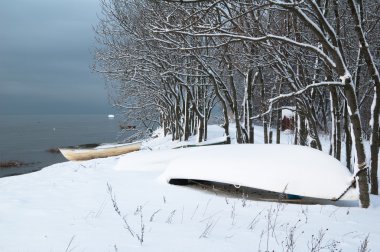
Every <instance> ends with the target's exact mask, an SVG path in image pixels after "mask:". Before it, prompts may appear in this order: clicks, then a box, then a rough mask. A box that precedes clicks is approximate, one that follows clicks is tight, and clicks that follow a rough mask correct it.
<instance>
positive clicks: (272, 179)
mask: <svg viewBox="0 0 380 252" xmlns="http://www.w3.org/2000/svg"><path fill="white" fill-rule="evenodd" d="M163 177H164V179H166V181H167V182H169V183H172V184H186V183H188V182H194V181H195V182H197V181H200V182H215V183H223V184H229V185H233V186H235V187H236V188H239V187H245V188H255V189H259V190H265V191H269V192H276V193H279V194H286V195H291V196H296V197H307V198H316V199H328V200H334V199H337V198H338V197H339V196H341V194H342V193H343V192H344V191H345V190H346V189H347V188H348V187H349V186H350V184H351V182H352V180H353V176H352V174H351V173H350V172H349V171H348V169H347V168H346V167H345V166H343V165H342V164H341V163H340V162H339V161H338V160H336V159H334V158H333V157H331V156H329V155H327V154H326V153H324V152H322V151H319V150H315V149H312V148H309V147H303V146H295V145H278V144H277V145H274V144H273V145H272V144H238V145H220V146H209V147H199V148H194V149H189V150H188V151H186V152H184V153H183V154H181V155H180V156H178V157H177V158H176V159H175V160H173V161H172V162H171V163H170V164H169V166H168V168H167V169H166V171H165V172H164V174H163ZM357 199H358V194H357V191H356V190H355V189H354V188H351V189H350V190H348V192H347V193H346V194H344V196H343V197H342V200H357Z"/></svg>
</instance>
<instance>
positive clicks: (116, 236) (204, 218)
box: [0, 126, 380, 252]
mask: <svg viewBox="0 0 380 252" xmlns="http://www.w3.org/2000/svg"><path fill="white" fill-rule="evenodd" d="M255 131H256V132H258V133H259V134H260V132H261V131H260V129H259V128H257V129H256V130H255ZM222 134H223V132H222V130H221V129H219V128H218V127H217V126H212V127H210V135H209V138H210V139H215V138H220V137H222ZM256 139H257V140H258V141H260V140H259V139H260V136H259V135H257V137H256ZM194 140H195V138H194V139H193V141H194ZM288 141H289V142H290V141H291V136H290V135H288V136H285V135H284V136H283V142H284V143H286V142H288ZM181 144H182V143H179V142H176V143H172V142H170V140H169V138H163V137H161V136H158V137H156V138H154V139H152V140H150V141H148V142H145V143H144V150H142V151H139V152H134V153H130V154H126V155H124V156H120V157H112V158H106V159H95V160H91V161H83V162H65V163H61V164H55V165H52V166H50V167H47V168H45V169H43V170H41V171H39V172H35V173H31V174H26V175H22V176H15V177H6V178H1V179H0V191H1V193H0V230H1V231H0V251H185V252H186V251H273V250H274V251H340V249H341V250H342V251H358V248H359V247H360V246H361V244H363V241H364V240H365V239H366V237H367V236H368V241H369V243H368V247H369V248H370V249H371V251H380V199H379V197H377V196H372V197H371V200H372V202H371V207H370V208H369V209H361V208H358V207H337V206H334V205H300V204H285V203H274V202H264V201H250V200H247V199H246V198H245V197H244V196H243V195H235V197H229V196H227V195H225V194H223V193H220V192H217V191H213V192H210V191H205V190H202V189H195V188H191V187H183V186H174V185H169V184H167V183H166V181H165V179H164V177H163V173H164V172H165V170H166V169H167V168H168V167H169V166H170V163H171V161H172V160H173V159H177V160H178V157H180V156H181V155H182V154H183V152H184V150H185V149H177V150H171V148H173V147H178V146H180V145H181ZM275 157H276V153H273V158H275ZM195 158H197V157H195ZM310 162H313V163H314V162H319V160H310ZM239 164H241V165H243V164H242V163H239ZM324 176H329V175H328V174H324ZM320 186H321V188H323V187H324V186H325V185H324V182H323V181H321V185H320ZM363 251H364V250H363Z"/></svg>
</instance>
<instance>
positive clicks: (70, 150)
mask: <svg viewBox="0 0 380 252" xmlns="http://www.w3.org/2000/svg"><path fill="white" fill-rule="evenodd" d="M141 145H142V142H141V141H140V142H133V143H125V144H85V145H78V146H74V147H65V148H59V150H60V152H61V153H62V155H63V156H64V157H65V158H66V159H68V160H71V161H74V160H75V161H79V160H90V159H94V158H105V157H112V156H118V155H121V154H126V153H129V152H132V151H138V150H140V149H141Z"/></svg>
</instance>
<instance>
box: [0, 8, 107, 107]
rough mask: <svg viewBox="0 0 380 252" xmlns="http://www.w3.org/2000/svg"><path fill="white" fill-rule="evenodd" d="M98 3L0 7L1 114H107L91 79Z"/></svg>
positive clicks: (97, 79)
mask: <svg viewBox="0 0 380 252" xmlns="http://www.w3.org/2000/svg"><path fill="white" fill-rule="evenodd" d="M99 13H100V7H99V1H98V0H10V1H0V114H13V113H15V114H32V113H35V114H39V113H68V114H70V113H109V112H110V111H112V109H111V106H110V105H109V104H108V101H107V90H106V89H105V84H104V80H103V78H102V77H101V76H100V75H98V74H96V73H92V72H91V69H90V66H91V65H92V64H93V58H92V51H93V50H94V47H95V39H94V32H93V29H92V26H96V24H97V16H96V15H97V14H99Z"/></svg>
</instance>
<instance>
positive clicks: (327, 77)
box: [96, 0, 380, 207]
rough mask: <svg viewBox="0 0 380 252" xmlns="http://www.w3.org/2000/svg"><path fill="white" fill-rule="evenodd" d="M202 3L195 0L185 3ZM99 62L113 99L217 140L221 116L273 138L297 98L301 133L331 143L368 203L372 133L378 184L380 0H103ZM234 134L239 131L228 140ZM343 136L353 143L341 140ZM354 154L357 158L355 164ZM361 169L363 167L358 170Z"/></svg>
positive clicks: (310, 141)
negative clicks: (214, 129) (211, 127)
mask: <svg viewBox="0 0 380 252" xmlns="http://www.w3.org/2000/svg"><path fill="white" fill-rule="evenodd" d="M183 2H192V3H187V4H186V3H183ZM101 3H102V11H103V13H102V16H101V18H100V23H99V25H98V27H97V28H96V31H97V39H98V41H99V48H98V49H97V52H96V62H97V63H96V69H97V71H100V72H102V73H104V74H105V76H106V78H108V79H109V80H110V83H111V84H110V93H111V97H112V98H113V99H114V103H115V105H117V106H118V107H120V108H122V109H125V114H126V115H127V117H129V118H133V120H138V121H139V122H140V123H141V124H143V125H144V126H146V127H154V126H155V125H160V126H162V127H163V128H164V130H165V134H167V133H170V134H171V135H172V138H173V140H175V139H180V140H185V141H186V140H187V139H188V138H189V137H190V136H191V135H194V134H197V136H198V141H200V142H201V141H205V140H207V125H208V122H209V120H210V119H212V117H213V116H214V115H220V116H221V117H222V119H223V125H222V126H223V128H224V130H225V134H226V136H227V137H228V139H230V138H229V137H230V133H229V123H230V122H233V123H234V126H235V127H236V139H237V142H238V143H254V141H255V140H254V125H255V124H258V123H260V124H262V126H263V128H264V137H265V142H266V143H269V142H272V138H273V136H272V128H274V127H277V129H278V130H277V134H276V142H278V143H279V141H280V134H279V129H280V123H279V121H280V120H281V117H282V116H281V111H282V108H283V107H287V108H289V107H291V108H294V110H295V113H296V115H297V116H296V128H295V144H300V145H310V146H312V147H314V148H317V149H320V150H321V149H322V145H321V141H320V136H321V134H326V133H327V132H329V133H330V142H331V146H330V153H331V155H333V156H334V157H335V158H337V159H341V153H342V152H343V151H345V153H346V160H345V162H346V164H347V166H348V167H349V168H350V169H352V170H354V169H355V173H356V174H357V177H358V185H359V190H360V202H361V204H362V206H363V207H368V205H369V195H368V190H369V189H368V179H367V173H366V171H367V167H368V165H367V158H366V155H365V151H364V144H363V137H369V138H370V139H371V157H370V158H369V159H368V160H369V161H370V168H371V169H370V170H371V182H372V186H371V192H372V193H374V194H378V181H377V165H378V150H379V106H380V104H379V103H380V102H379V97H380V94H379V92H380V81H379V72H378V66H379V63H380V62H379V55H380V41H379V40H378V37H379V33H380V32H379V31H380V28H379V26H380V24H379V20H380V16H379V15H378V11H379V10H380V4H379V3H378V2H377V1H367V2H365V3H364V2H363V1H362V0H347V1H337V0H305V1H296V0H281V1H280V0H258V1H248V0H236V1H227V0H217V1H199V0H198V1H197V0H188V1H175V0H173V1H170V0H167V1H153V0H101ZM229 141H230V140H229ZM342 142H345V145H344V146H345V149H344V150H342V144H341V143H342ZM353 160H354V163H355V167H354V169H353V168H352V166H351V164H352V163H353ZM359 171H360V172H359Z"/></svg>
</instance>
